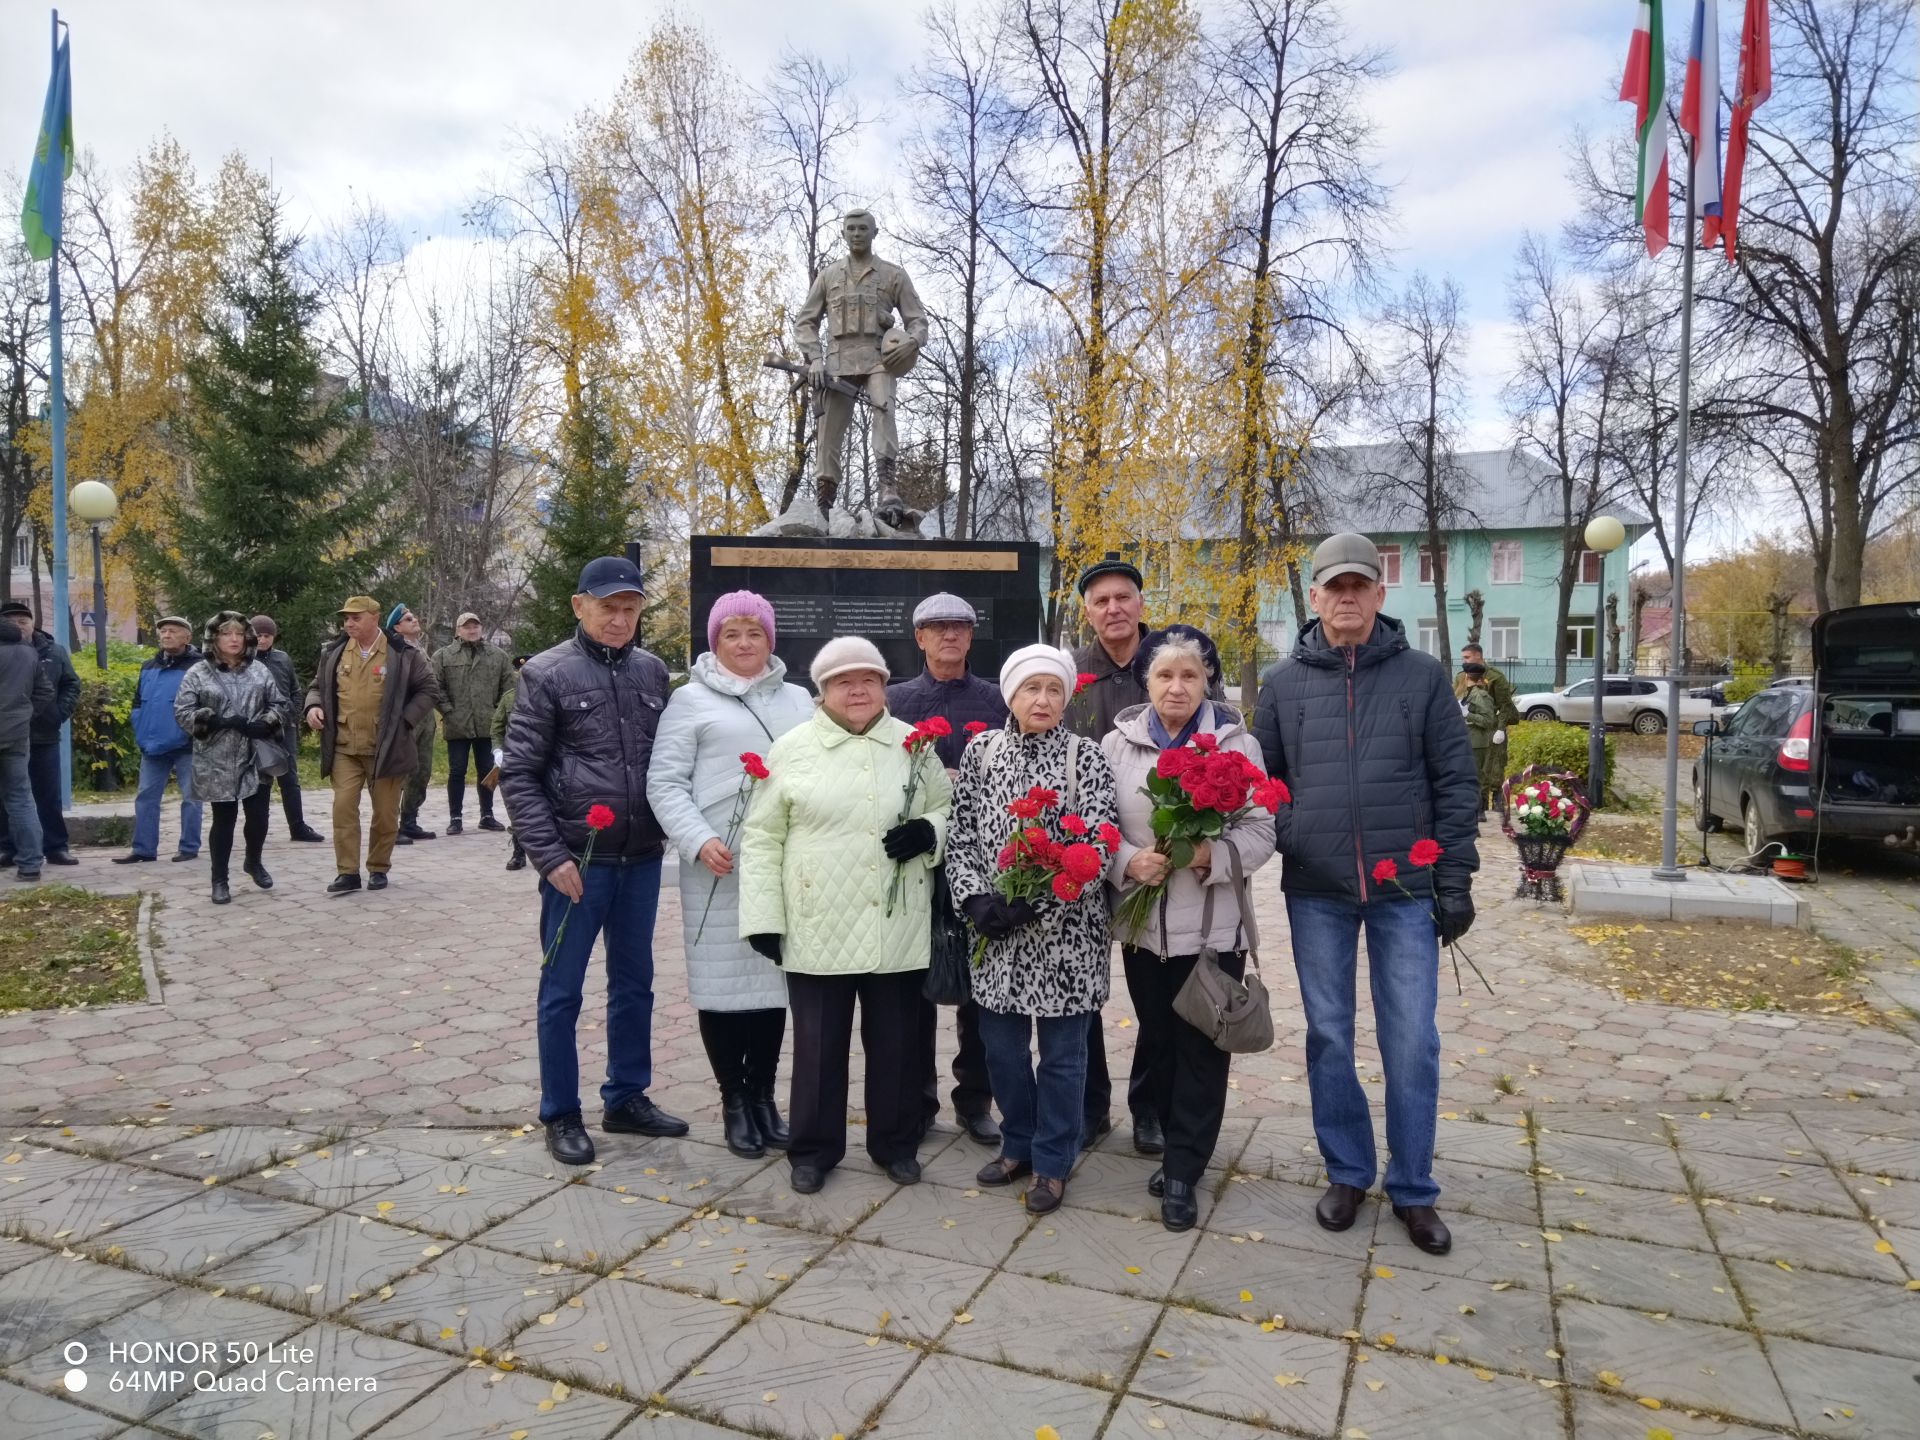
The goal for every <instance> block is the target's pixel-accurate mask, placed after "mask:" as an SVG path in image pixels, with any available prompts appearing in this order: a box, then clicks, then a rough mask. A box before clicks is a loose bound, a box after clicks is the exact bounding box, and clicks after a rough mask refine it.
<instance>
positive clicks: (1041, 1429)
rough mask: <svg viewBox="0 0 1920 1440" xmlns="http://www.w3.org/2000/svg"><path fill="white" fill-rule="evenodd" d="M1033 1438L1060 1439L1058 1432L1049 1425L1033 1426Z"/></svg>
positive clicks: (1039, 1439) (1035, 1439) (1040, 1439)
mask: <svg viewBox="0 0 1920 1440" xmlns="http://www.w3.org/2000/svg"><path fill="white" fill-rule="evenodd" d="M1033 1440H1060V1432H1059V1431H1058V1430H1056V1429H1054V1428H1053V1426H1051V1425H1036V1426H1034V1427H1033Z"/></svg>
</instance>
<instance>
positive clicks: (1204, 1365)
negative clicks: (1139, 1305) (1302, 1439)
mask: <svg viewBox="0 0 1920 1440" xmlns="http://www.w3.org/2000/svg"><path fill="white" fill-rule="evenodd" d="M1348 1353H1349V1347H1348V1345H1347V1344H1346V1342H1345V1341H1340V1340H1322V1339H1320V1338H1319V1337H1317V1336H1313V1335H1303V1334H1300V1333H1299V1332H1298V1331H1292V1330H1275V1331H1272V1332H1263V1331H1262V1330H1260V1329H1259V1328H1258V1327H1257V1326H1253V1325H1244V1324H1242V1323H1241V1322H1239V1321H1238V1320H1223V1319H1221V1318H1220V1317H1219V1316H1217V1315H1202V1314H1200V1313H1198V1312H1195V1311H1182V1310H1172V1311H1169V1312H1168V1313H1167V1315H1166V1318H1165V1319H1164V1320H1163V1321H1162V1322H1161V1325H1160V1328H1159V1329H1158V1330H1157V1331H1155V1332H1154V1336H1153V1348H1152V1350H1151V1351H1149V1353H1148V1354H1147V1355H1146V1356H1145V1357H1144V1358H1143V1359H1142V1360H1141V1362H1140V1368H1139V1369H1138V1370H1136V1371H1135V1372H1134V1377H1133V1383H1132V1386H1131V1389H1132V1392H1133V1393H1134V1394H1135V1395H1144V1396H1146V1397H1147V1398H1149V1399H1153V1400H1166V1401H1169V1402H1171V1403H1173V1404H1176V1405H1187V1406H1191V1407H1192V1408H1193V1409H1196V1410H1210V1411H1212V1412H1213V1413H1215V1414H1218V1415H1232V1416H1236V1417H1238V1418H1240V1419H1244V1420H1252V1421H1255V1422H1257V1423H1260V1424H1270V1425H1284V1426H1286V1427H1287V1428H1289V1429H1292V1430H1304V1431H1307V1432H1309V1433H1312V1434H1321V1435H1324V1434H1327V1433H1329V1432H1331V1431H1332V1429H1333V1426H1334V1419H1335V1417H1336V1416H1337V1415H1338V1414H1339V1413H1340V1392H1341V1388H1342V1386H1343V1383H1344V1381H1345V1376H1346V1368H1347V1356H1348Z"/></svg>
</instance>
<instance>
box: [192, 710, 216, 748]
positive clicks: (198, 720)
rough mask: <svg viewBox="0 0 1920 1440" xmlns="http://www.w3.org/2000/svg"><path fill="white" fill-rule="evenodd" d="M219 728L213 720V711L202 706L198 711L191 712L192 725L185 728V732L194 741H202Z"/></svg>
mask: <svg viewBox="0 0 1920 1440" xmlns="http://www.w3.org/2000/svg"><path fill="white" fill-rule="evenodd" d="M220 728H221V727H220V725H219V724H218V723H217V722H216V721H215V720H214V718H213V711H212V710H211V709H209V708H208V707H207V706H205V705H202V706H201V707H200V708H199V709H198V710H196V711H194V712H193V717H192V723H191V724H189V725H188V726H187V731H188V733H189V734H191V735H192V736H193V738H194V739H196V740H204V739H206V738H207V737H208V736H209V735H211V734H213V732H214V731H215V730H218V729H220Z"/></svg>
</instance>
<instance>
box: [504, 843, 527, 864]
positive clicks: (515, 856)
mask: <svg viewBox="0 0 1920 1440" xmlns="http://www.w3.org/2000/svg"><path fill="white" fill-rule="evenodd" d="M526 868H527V852H526V851H524V850H522V849H521V848H520V847H519V846H518V845H516V846H514V847H513V853H512V854H511V855H509V856H508V857H507V869H509V870H524V869H526Z"/></svg>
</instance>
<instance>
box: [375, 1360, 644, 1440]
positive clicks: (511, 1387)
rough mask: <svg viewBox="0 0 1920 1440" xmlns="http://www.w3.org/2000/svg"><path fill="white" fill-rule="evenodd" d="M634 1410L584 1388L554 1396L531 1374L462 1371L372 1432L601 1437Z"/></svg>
mask: <svg viewBox="0 0 1920 1440" xmlns="http://www.w3.org/2000/svg"><path fill="white" fill-rule="evenodd" d="M543 1403H544V1404H545V1405H546V1406H547V1407H548V1408H547V1409H545V1410H542V1409H540V1406H541V1405H542V1404H543ZM634 1414H635V1411H634V1407H633V1406H631V1405H626V1404H622V1403H621V1402H620V1401H618V1400H609V1399H607V1398H606V1397H605V1396H603V1395H595V1394H593V1393H591V1392H590V1391H586V1390H571V1391H570V1393H569V1394H568V1395H567V1398H566V1399H564V1400H560V1401H555V1400H554V1398H553V1384H552V1382H551V1381H546V1380H539V1379H536V1378H534V1377H533V1376H531V1375H516V1374H511V1373H509V1372H507V1371H504V1370H463V1371H461V1372H460V1373H459V1374H458V1375H456V1376H454V1378H453V1379H451V1380H449V1381H447V1382H446V1384H444V1385H441V1386H438V1387H437V1388H435V1389H433V1390H430V1391H428V1392H427V1394H426V1395H425V1396H423V1397H422V1398H421V1399H420V1400H419V1401H418V1402H416V1403H415V1404H412V1405H409V1406H408V1407H407V1408H406V1409H405V1410H402V1411H401V1412H400V1413H399V1414H398V1415H396V1416H395V1417H394V1418H393V1419H391V1420H389V1421H388V1422H387V1423H386V1424H384V1425H382V1426H381V1427H380V1428H379V1429H378V1430H376V1431H374V1432H372V1433H373V1436H374V1437H376V1440H501V1437H503V1436H506V1435H509V1434H512V1433H515V1432H518V1431H524V1432H525V1434H526V1437H527V1440H535V1437H538V1440H601V1437H603V1436H607V1435H611V1434H612V1433H613V1432H614V1431H616V1430H618V1429H619V1428H620V1427H621V1426H622V1425H624V1424H625V1423H626V1422H627V1421H628V1420H630V1419H632V1418H633V1416H634ZM628 1433H631V1432H628Z"/></svg>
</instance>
